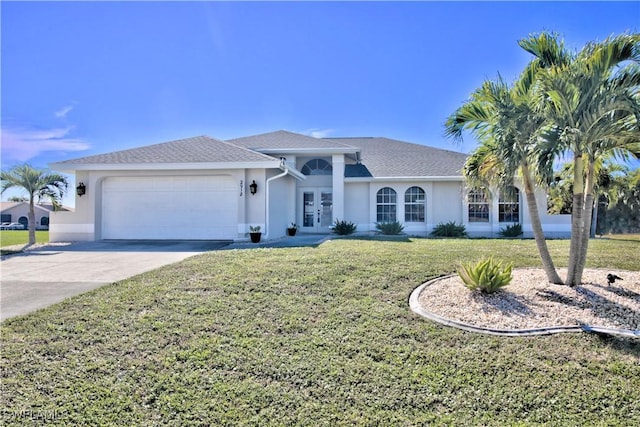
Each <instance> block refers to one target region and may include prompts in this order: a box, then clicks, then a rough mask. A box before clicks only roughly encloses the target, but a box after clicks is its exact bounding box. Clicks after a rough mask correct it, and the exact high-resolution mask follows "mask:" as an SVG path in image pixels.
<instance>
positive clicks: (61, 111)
mask: <svg viewBox="0 0 640 427" xmlns="http://www.w3.org/2000/svg"><path fill="white" fill-rule="evenodd" d="M71 110H73V105H67V106H66V107H62V108H61V109H59V110H58V111H56V112H55V113H53V114H54V115H55V116H56V117H58V118H59V119H64V118H65V117H67V114H69V112H70V111H71Z"/></svg>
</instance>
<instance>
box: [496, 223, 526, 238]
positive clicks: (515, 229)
mask: <svg viewBox="0 0 640 427" xmlns="http://www.w3.org/2000/svg"><path fill="white" fill-rule="evenodd" d="M498 234H499V235H500V236H502V237H520V236H522V225H520V224H513V225H507V226H506V227H505V228H501V229H500V231H499V232H498Z"/></svg>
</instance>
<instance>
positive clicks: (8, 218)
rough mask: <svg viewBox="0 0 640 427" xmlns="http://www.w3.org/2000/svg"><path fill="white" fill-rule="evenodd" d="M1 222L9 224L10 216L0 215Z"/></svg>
mask: <svg viewBox="0 0 640 427" xmlns="http://www.w3.org/2000/svg"><path fill="white" fill-rule="evenodd" d="M0 221H1V222H11V214H2V218H1V219H0Z"/></svg>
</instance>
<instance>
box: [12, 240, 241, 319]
mask: <svg viewBox="0 0 640 427" xmlns="http://www.w3.org/2000/svg"><path fill="white" fill-rule="evenodd" d="M228 243H229V242H204V241H193V242H191V241H187V242H184V241H176V242H172V241H100V242H80V243H73V244H68V245H64V246H53V245H52V246H45V247H42V248H40V249H36V250H31V251H28V252H24V253H21V254H16V255H12V256H9V257H5V258H4V259H3V260H2V261H0V321H2V320H5V319H8V318H10V317H14V316H19V315H22V314H26V313H29V312H32V311H35V310H38V309H40V308H43V307H47V306H49V305H52V304H55V303H58V302H60V301H62V300H64V299H65V298H68V297H71V296H74V295H78V294H81V293H83V292H87V291H89V290H92V289H95V288H98V287H100V286H103V285H105V284H108V283H113V282H117V281H119V280H123V279H126V278H128V277H131V276H135V275H136V274H140V273H144V272H145V271H149V270H153V269H156V268H159V267H162V266H163V265H167V264H172V263H174V262H178V261H182V260H183V259H185V258H188V257H190V256H193V255H197V254H200V253H203V252H207V251H211V250H217V249H221V248H223V247H224V246H226V245H227V244H228Z"/></svg>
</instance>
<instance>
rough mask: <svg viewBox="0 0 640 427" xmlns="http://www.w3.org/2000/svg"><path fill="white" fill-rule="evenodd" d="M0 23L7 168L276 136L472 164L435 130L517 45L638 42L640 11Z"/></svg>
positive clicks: (166, 15) (182, 13) (572, 6)
mask: <svg viewBox="0 0 640 427" xmlns="http://www.w3.org/2000/svg"><path fill="white" fill-rule="evenodd" d="M0 13H1V24H2V26H1V28H2V29H1V31H2V34H1V36H2V40H1V45H2V46H1V47H2V57H1V61H2V62H1V72H2V77H1V79H2V80H1V85H2V92H1V97H2V111H1V120H2V149H1V154H2V168H3V169H6V168H8V167H11V166H13V165H15V164H18V163H22V162H29V163H31V164H33V165H35V166H39V167H46V166H47V165H48V164H49V163H51V162H56V161H61V160H65V159H70V158H76V157H82V156H86V155H91V154H97V153H103V152H109V151H115V150H120V149H126V148H131V147H137V146H142V145H147V144H152V143H157V142H164V141H170V140H173V139H178V138H184V137H190V136H197V135H202V134H206V135H210V136H213V137H216V138H221V139H230V138H234V137H240V136H248V135H253V134H257V133H263V132H270V131H274V130H279V129H286V130H290V131H293V132H300V133H304V134H308V135H314V136H327V137H331V136H386V137H390V138H395V139H400V140H405V141H410V142H415V143H419V144H425V145H432V146H436V147H441V148H446V149H451V150H456V151H462V152H469V151H470V150H472V149H473V147H474V141H473V140H471V139H468V140H465V143H464V144H461V145H456V144H454V143H453V142H452V141H450V140H447V139H446V138H444V136H443V123H444V120H445V119H446V117H447V116H448V115H450V114H451V113H452V112H453V111H454V110H455V109H456V108H457V107H459V106H460V105H461V104H462V103H463V102H464V101H465V100H466V99H467V98H468V96H469V94H470V93H471V92H472V91H473V90H474V89H476V88H477V87H478V86H479V85H480V84H481V83H482V81H483V80H485V79H493V78H495V77H496V76H497V75H498V73H500V74H501V75H502V76H503V77H505V78H506V79H507V80H513V79H514V78H515V77H516V76H517V75H518V74H519V72H520V71H521V70H522V69H523V68H524V66H525V65H526V63H527V62H528V61H529V60H530V56H529V55H528V54H527V53H526V52H524V51H523V50H522V49H521V48H520V47H518V45H517V40H518V39H521V38H524V37H526V36H527V35H528V34H530V33H536V32H540V31H545V30H546V31H555V32H558V33H560V34H561V35H562V36H563V37H564V40H565V43H566V44H567V45H568V46H569V47H571V48H574V49H579V48H581V47H582V46H583V45H584V44H585V43H586V42H588V41H593V40H603V39H605V38H606V37H607V36H610V35H612V34H619V33H622V32H625V31H635V32H637V31H639V30H640V2H619V3H616V2H513V3H512V2H406V3H396V2H327V3H325V2H283V3H272V2H258V3H226V2H181V3H175V2H135V3H134V2H7V1H3V2H2V4H1V5H0ZM11 195H12V194H11V193H9V192H7V193H5V194H4V195H3V200H6V198H7V197H9V196H11ZM65 201H66V202H68V203H70V204H73V202H72V201H70V200H65Z"/></svg>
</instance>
